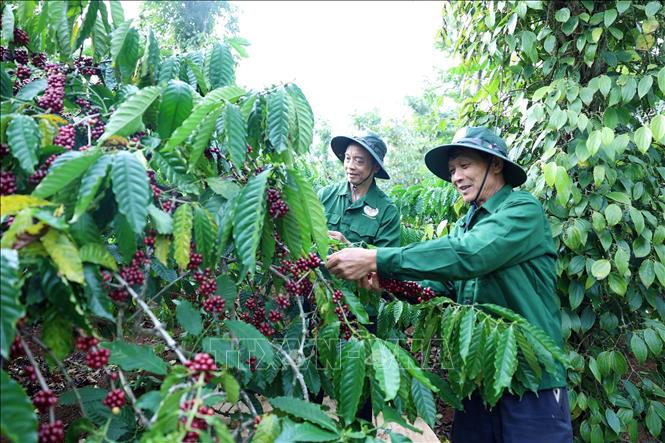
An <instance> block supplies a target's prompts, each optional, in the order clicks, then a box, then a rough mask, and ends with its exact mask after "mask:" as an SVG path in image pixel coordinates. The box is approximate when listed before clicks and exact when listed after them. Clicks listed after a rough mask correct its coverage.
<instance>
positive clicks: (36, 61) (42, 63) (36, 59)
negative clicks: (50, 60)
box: [32, 52, 46, 69]
mask: <svg viewBox="0 0 665 443" xmlns="http://www.w3.org/2000/svg"><path fill="white" fill-rule="evenodd" d="M32 65H33V66H35V67H37V68H39V69H44V68H45V67H46V54H44V53H43V52H39V53H37V54H33V56H32Z"/></svg>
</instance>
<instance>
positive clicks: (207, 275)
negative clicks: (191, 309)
mask: <svg viewBox="0 0 665 443" xmlns="http://www.w3.org/2000/svg"><path fill="white" fill-rule="evenodd" d="M194 280H196V282H197V283H198V284H199V286H198V288H196V292H198V293H199V294H200V295H203V296H204V297H208V296H211V295H213V294H214V293H215V292H216V291H217V281H216V280H215V276H214V275H212V270H211V269H210V268H205V269H204V270H203V272H200V271H197V272H195V273H194Z"/></svg>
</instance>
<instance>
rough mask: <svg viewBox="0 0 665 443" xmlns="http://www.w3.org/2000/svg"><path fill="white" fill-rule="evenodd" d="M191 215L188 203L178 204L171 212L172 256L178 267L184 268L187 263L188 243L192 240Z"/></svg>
mask: <svg viewBox="0 0 665 443" xmlns="http://www.w3.org/2000/svg"><path fill="white" fill-rule="evenodd" d="M192 226H193V217H192V209H191V207H190V206H189V204H188V203H184V204H182V205H180V206H178V209H176V211H175V213H174V214H173V243H174V253H173V258H174V259H175V261H176V263H177V264H178V266H179V267H180V269H186V268H187V265H188V264H189V253H190V243H191V241H192Z"/></svg>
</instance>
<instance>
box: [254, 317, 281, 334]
mask: <svg viewBox="0 0 665 443" xmlns="http://www.w3.org/2000/svg"><path fill="white" fill-rule="evenodd" d="M256 328H257V329H258V330H259V332H260V333H261V334H263V335H265V336H266V337H268V338H270V337H272V336H273V335H275V332H277V331H275V328H273V327H272V326H271V325H270V323H268V322H265V321H262V322H261V323H259V325H258V326H257V327H256Z"/></svg>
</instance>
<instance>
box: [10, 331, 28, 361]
mask: <svg viewBox="0 0 665 443" xmlns="http://www.w3.org/2000/svg"><path fill="white" fill-rule="evenodd" d="M23 355H25V350H24V349H23V346H21V339H20V338H19V336H18V335H17V336H16V337H14V341H13V342H12V345H11V346H10V347H9V359H10V360H13V359H15V358H17V357H21V356H23Z"/></svg>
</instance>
